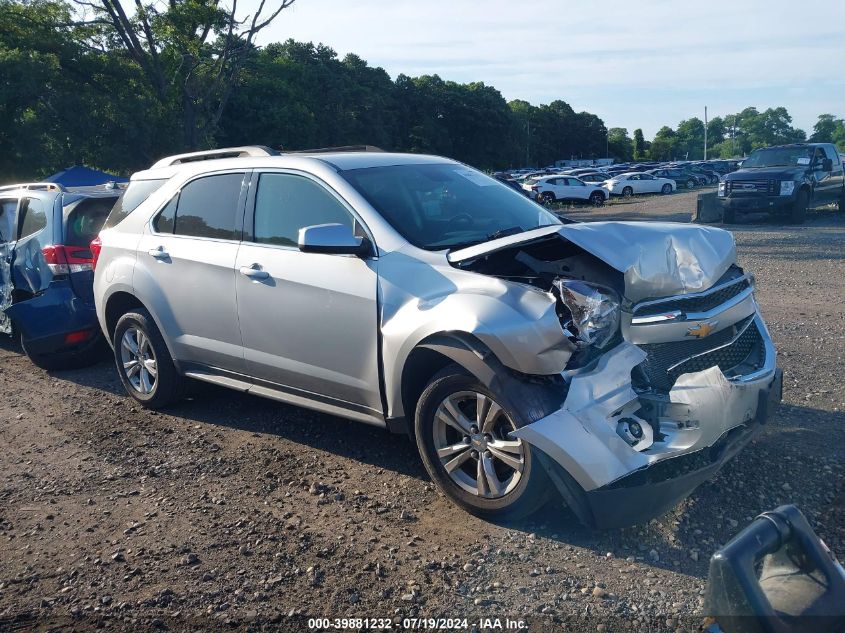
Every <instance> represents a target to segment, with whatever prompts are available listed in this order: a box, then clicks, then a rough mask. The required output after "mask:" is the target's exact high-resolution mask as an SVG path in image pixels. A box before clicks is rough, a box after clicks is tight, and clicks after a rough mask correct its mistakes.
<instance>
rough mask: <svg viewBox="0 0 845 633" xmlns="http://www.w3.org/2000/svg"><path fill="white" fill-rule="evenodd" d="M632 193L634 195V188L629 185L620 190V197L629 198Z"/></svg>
mask: <svg viewBox="0 0 845 633" xmlns="http://www.w3.org/2000/svg"><path fill="white" fill-rule="evenodd" d="M633 195H634V190H633V188H631V187H625V188H624V189H623V190H622V197H623V198H630V197H631V196H633Z"/></svg>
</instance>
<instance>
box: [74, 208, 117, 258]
mask: <svg viewBox="0 0 845 633" xmlns="http://www.w3.org/2000/svg"><path fill="white" fill-rule="evenodd" d="M115 200H117V198H86V199H84V200H80V201H79V202H78V203H77V204H76V205H75V206H74V207H73V209H72V210H71V211H70V212H69V213H68V214H67V218H66V220H65V237H64V240H63V241H64V244H66V245H67V246H82V247H84V248H88V245H89V244H91V240H93V239H94V238H95V237H97V234H98V233H99V232H100V229H102V228H103V224H104V223H105V221H106V218H107V217H109V212H110V211H111V210H112V207H113V206H114V203H115Z"/></svg>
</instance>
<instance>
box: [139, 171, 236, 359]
mask: <svg viewBox="0 0 845 633" xmlns="http://www.w3.org/2000/svg"><path fill="white" fill-rule="evenodd" d="M247 177H248V172H247V171H245V170H240V171H226V172H217V173H212V174H205V175H202V176H199V177H197V178H194V179H192V180H189V181H188V182H186V183H185V184H183V185H182V187H181V188H180V189H179V191H178V192H177V193H176V194H175V195H174V196H173V197H172V198H171V199H170V201H169V202H167V204H165V205H164V207H163V208H162V209H161V210H160V211H159V213H158V214H156V215H155V216H154V218H153V220H152V222H151V223H150V224H149V226H148V228H147V230H146V231H145V233H144V235H143V236H142V238H141V241H140V243H139V245H138V259H137V260H136V267H135V273H134V275H133V284H134V285H135V288H136V292H137V293H138V295H139V296H140V297H141V298H142V300H144V301H145V302H146V303H147V305H148V306H149V308H150V310H151V311H152V313H153V317H154V318H156V320H157V321H158V325H159V327H160V328H161V330H162V331H163V332H164V333H165V336H166V338H167V339H168V340H169V341H170V343H171V345H172V350H171V351H172V352H173V355H174V358H175V359H176V360H178V361H179V362H180V363H183V365H184V367H185V368H186V369H197V368H208V367H210V368H215V369H223V370H227V371H231V372H237V373H243V371H244V361H243V345H242V343H241V332H240V328H239V327H238V312H237V303H236V299H235V258H236V256H237V252H238V247H239V246H240V237H241V228H242V226H241V222H242V219H243V204H244V202H245V199H246V182H247Z"/></svg>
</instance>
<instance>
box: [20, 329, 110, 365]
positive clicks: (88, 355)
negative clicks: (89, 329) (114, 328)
mask: <svg viewBox="0 0 845 633" xmlns="http://www.w3.org/2000/svg"><path fill="white" fill-rule="evenodd" d="M20 344H21V348H22V349H23V351H24V353H25V354H26V356H27V358H29V360H30V361H31V362H32V364H33V365H35V366H36V367H40V368H41V369H46V370H48V371H67V370H70V369H82V368H83V367H90V366H91V365H96V364H97V363H99V362H100V361H101V360H105V359H106V358H108V356H107V355H106V345H105V342H104V341H103V339H102V337H100V336H98V337H97V341H95V342H94V343H92V344H91V345H89V346H87V347H86V348H85V349H82V350H80V351H78V352H57V353H55V354H33V353H32V352H30V351H29V350H28V349H27V348H26V341H25V340H24V339H23V337H21V338H20Z"/></svg>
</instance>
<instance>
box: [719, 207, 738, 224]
mask: <svg viewBox="0 0 845 633" xmlns="http://www.w3.org/2000/svg"><path fill="white" fill-rule="evenodd" d="M722 222H723V223H724V224H736V209H731V208H730V207H725V211H724V213H723V214H722Z"/></svg>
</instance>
